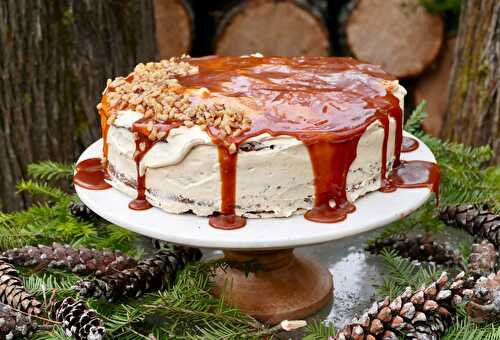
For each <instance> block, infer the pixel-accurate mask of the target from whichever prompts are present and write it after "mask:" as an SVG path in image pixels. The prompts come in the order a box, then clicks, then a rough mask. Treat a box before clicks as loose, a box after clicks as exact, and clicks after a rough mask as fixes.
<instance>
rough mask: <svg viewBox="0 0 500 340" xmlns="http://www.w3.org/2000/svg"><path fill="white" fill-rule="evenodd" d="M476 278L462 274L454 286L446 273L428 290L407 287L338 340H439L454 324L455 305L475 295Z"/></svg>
mask: <svg viewBox="0 0 500 340" xmlns="http://www.w3.org/2000/svg"><path fill="white" fill-rule="evenodd" d="M473 284H474V280H473V278H471V277H469V278H466V277H465V273H463V272H462V273H460V274H459V275H457V276H456V277H455V279H454V280H453V281H452V282H451V283H450V282H448V276H447V274H446V273H443V274H442V275H441V276H440V277H439V279H438V280H436V281H434V282H433V283H432V284H430V285H429V286H427V287H426V288H423V289H420V290H418V291H416V292H412V290H411V288H407V289H406V290H405V292H404V293H403V294H401V295H400V296H398V297H396V298H395V299H393V300H392V301H390V300H389V299H388V298H385V299H384V300H383V301H379V302H375V303H374V304H373V305H372V307H371V308H370V309H369V310H368V311H367V312H366V313H364V314H363V315H362V316H361V318H359V319H355V320H353V321H352V322H351V323H350V324H348V325H347V326H345V327H344V328H343V329H342V330H341V331H340V332H338V333H337V336H336V337H335V339H336V340H362V339H365V340H376V339H385V340H391V339H398V338H400V337H404V338H405V339H418V340H420V339H438V338H439V337H440V336H441V335H442V334H444V333H445V332H446V330H447V329H448V328H449V327H450V325H451V323H452V314H451V313H452V312H453V310H454V308H455V305H456V304H458V303H460V302H461V301H462V299H463V298H464V297H470V296H472V289H471V288H472V287H473Z"/></svg>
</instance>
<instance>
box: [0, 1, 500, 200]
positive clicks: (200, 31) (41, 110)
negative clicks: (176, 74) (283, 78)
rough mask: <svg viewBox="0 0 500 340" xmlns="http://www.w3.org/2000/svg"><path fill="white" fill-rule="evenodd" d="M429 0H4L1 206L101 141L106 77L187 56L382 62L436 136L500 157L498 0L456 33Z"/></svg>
mask: <svg viewBox="0 0 500 340" xmlns="http://www.w3.org/2000/svg"><path fill="white" fill-rule="evenodd" d="M423 1H424V0H357V1H355V0H350V1H347V0H331V1H327V0H247V1H242V0H239V1H227V0H218V1H205V0H198V1H197V0H191V1H187V0H100V1H98V0H85V1H83V0H54V1H44V0H3V1H0V45H1V48H0V75H1V76H0V115H1V118H0V141H1V143H0V174H1V176H0V190H1V191H0V210H12V209H17V208H21V207H23V206H25V205H27V204H29V203H30V202H29V201H27V198H25V197H22V196H21V195H16V194H15V188H14V186H15V183H16V182H17V181H18V180H19V179H20V178H22V177H23V176H24V175H25V171H26V166H27V165H28V164H29V163H31V162H35V161H39V160H43V159H52V160H56V161H62V162H73V161H74V160H75V159H76V157H77V156H78V155H79V153H80V152H81V151H82V149H83V148H84V147H85V146H87V145H88V144H90V143H91V142H92V141H94V140H96V139H97V138H99V136H100V131H99V126H98V122H97V113H96V110H95V105H96V104H97V102H98V100H99V97H100V93H101V91H102V90H103V88H104V87H105V83H106V79H107V78H112V77H115V76H117V75H122V74H125V73H127V72H129V71H130V70H131V69H132V68H133V66H134V65H135V64H137V63H139V62H144V61H151V60H158V59H161V58H167V57H170V56H177V55H181V54H183V53H189V54H191V55H192V56H202V55H207V54H222V55H231V54H236V55H238V54H242V53H253V52H261V53H263V54H264V55H289V56H292V55H338V56H346V55H351V56H355V57H357V58H359V59H362V60H365V61H368V62H372V63H376V64H380V65H382V67H383V68H384V69H386V70H387V71H388V72H391V73H393V74H394V75H396V76H398V77H399V78H400V79H401V82H402V83H403V85H404V86H405V87H407V88H408V89H409V96H408V97H407V99H408V100H407V111H409V110H410V109H411V108H412V107H414V105H415V104H417V103H418V102H420V101H421V100H423V99H426V100H427V101H428V108H427V111H428V112H429V114H430V115H429V117H428V119H427V120H426V121H425V123H424V127H425V129H426V130H427V131H428V132H429V133H432V134H434V135H436V136H439V135H441V136H444V137H447V138H452V139H453V140H457V141H464V142H467V143H469V144H474V145H480V144H490V145H492V146H493V147H494V149H495V150H496V160H497V161H499V160H500V142H499V139H500V121H499V120H500V118H499V112H498V111H499V107H500V98H499V95H498V79H499V74H498V72H499V65H498V63H499V60H500V56H499V53H500V52H499V51H500V47H499V44H500V42H499V41H500V24H499V20H500V19H499V18H500V15H498V13H500V2H498V1H495V0H484V1H480V2H478V3H476V2H475V1H474V0H463V4H462V13H461V17H460V22H461V25H460V29H458V30H457V22H458V21H459V15H458V12H457V11H456V10H453V9H448V10H447V11H444V12H439V13H434V12H432V11H429V10H428V9H426V8H424V7H423V6H422V2H423ZM495 13H496V15H495ZM448 98H452V99H453V100H452V102H450V103H449V101H448ZM443 122H444V123H443Z"/></svg>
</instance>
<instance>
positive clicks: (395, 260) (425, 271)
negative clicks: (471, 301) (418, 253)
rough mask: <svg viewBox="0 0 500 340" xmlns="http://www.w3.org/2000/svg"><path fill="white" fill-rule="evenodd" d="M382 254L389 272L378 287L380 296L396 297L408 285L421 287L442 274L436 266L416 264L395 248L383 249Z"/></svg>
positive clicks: (383, 261)
mask: <svg viewBox="0 0 500 340" xmlns="http://www.w3.org/2000/svg"><path fill="white" fill-rule="evenodd" d="M380 255H381V257H382V263H383V265H384V268H385V270H386V272H387V274H386V275H385V277H384V281H383V283H382V285H380V286H379V287H378V293H379V295H380V296H389V298H391V299H392V298H395V297H396V296H398V295H399V294H401V293H402V292H403V291H404V290H405V288H406V287H412V288H413V289H417V288H420V287H421V286H422V285H425V284H428V283H430V282H431V281H432V280H435V279H436V278H438V277H439V275H440V272H438V271H436V269H435V268H434V267H429V268H427V267H424V266H416V265H414V264H413V263H411V262H410V261H409V260H408V259H406V258H403V257H401V256H399V255H398V253H397V251H395V250H394V249H391V250H388V249H383V250H382V252H381V254H380Z"/></svg>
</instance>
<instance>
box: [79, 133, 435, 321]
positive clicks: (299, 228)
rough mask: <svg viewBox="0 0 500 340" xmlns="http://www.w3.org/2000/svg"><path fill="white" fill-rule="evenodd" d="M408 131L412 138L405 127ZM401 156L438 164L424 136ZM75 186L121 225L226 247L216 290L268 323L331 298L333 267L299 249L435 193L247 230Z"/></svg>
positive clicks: (394, 216)
mask: <svg viewBox="0 0 500 340" xmlns="http://www.w3.org/2000/svg"><path fill="white" fill-rule="evenodd" d="M404 135H405V136H408V137H413V136H411V135H410V134H408V133H406V132H405V133H404ZM413 138H415V137H413ZM415 139H417V138H415ZM92 157H102V140H98V141H97V142H95V143H94V144H92V145H91V146H89V147H88V148H87V149H86V150H85V151H84V152H83V153H82V155H81V156H80V159H79V160H78V162H80V161H82V160H85V159H88V158H92ZM401 159H403V160H424V161H430V162H435V158H434V155H433V154H432V152H431V151H430V150H429V148H428V147H427V146H426V145H425V144H424V143H422V142H421V141H419V147H418V149H416V150H415V151H412V152H409V153H402V154H401ZM75 189H76V192H77V194H78V195H79V196H80V199H81V200H82V202H84V203H85V204H86V205H87V206H88V207H89V208H90V209H92V210H93V211H94V212H95V213H97V214H98V215H100V216H101V217H103V218H104V219H106V220H108V221H110V222H112V223H114V224H116V225H119V226H122V227H124V228H127V229H129V230H132V231H135V232H137V233H140V234H143V235H146V236H149V237H152V238H156V239H160V240H165V241H169V242H172V243H176V244H181V245H188V246H193V247H204V248H216V249H222V250H224V255H225V257H226V259H228V260H230V262H231V263H235V265H234V266H233V267H232V268H229V269H226V270H225V271H222V270H219V271H218V272H217V274H216V276H215V279H214V280H215V288H214V293H215V294H216V295H220V294H224V299H225V301H226V302H227V303H229V304H232V305H235V306H237V307H239V308H240V309H241V310H243V311H245V312H247V313H249V314H251V315H253V316H255V317H256V318H258V319H259V320H261V321H264V322H267V323H271V324H272V323H276V322H279V321H281V320H284V319H296V318H302V317H304V316H306V315H309V314H312V313H313V312H315V311H317V310H318V309H320V308H321V307H323V306H324V305H326V304H327V303H328V302H329V301H331V295H332V287H333V283H332V278H331V275H330V273H329V272H328V270H327V269H325V268H323V267H321V266H320V265H319V264H318V263H317V262H316V261H314V260H312V259H308V258H305V257H302V256H299V255H294V253H293V248H294V247H297V246H305V245H311V244H317V243H323V242H328V241H332V240H336V239H340V238H343V237H348V236H352V235H356V234H359V233H362V232H366V231H369V230H372V229H375V228H378V227H381V226H384V225H386V224H388V223H390V222H393V221H395V220H398V219H401V218H403V217H404V216H406V215H408V214H410V213H411V212H413V211H414V210H416V209H417V208H418V207H420V206H421V205H422V204H424V203H425V202H426V201H427V200H428V199H429V197H430V196H431V192H430V190H429V189H427V188H417V189H402V188H398V189H397V190H396V191H394V192H391V193H382V192H378V191H376V192H372V193H369V194H367V195H365V196H364V197H362V198H360V199H358V200H357V201H356V211H355V212H354V213H351V214H349V215H348V216H347V219H346V220H344V221H342V222H339V223H334V224H321V223H314V222H310V221H308V220H306V219H304V217H303V216H293V217H289V218H270V219H248V220H247V225H246V226H245V227H244V228H241V229H236V230H219V229H214V228H212V227H210V225H209V224H208V219H207V218H205V217H198V216H194V215H191V214H183V215H176V214H169V213H166V212H165V211H163V210H160V209H158V208H152V209H149V210H144V211H136V210H131V209H129V208H128V203H129V202H130V200H131V198H130V197H128V196H126V195H125V194H123V193H121V192H120V191H118V190H116V189H114V188H111V189H107V190H88V189H84V188H82V187H79V186H75ZM248 264H252V267H253V268H256V269H257V271H256V272H252V273H250V274H248V273H245V272H244V271H243V270H241V269H242V268H243V267H245V266H247V265H248ZM247 267H248V266H247ZM247 274H248V275H247Z"/></svg>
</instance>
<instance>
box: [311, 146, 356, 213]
mask: <svg viewBox="0 0 500 340" xmlns="http://www.w3.org/2000/svg"><path fill="white" fill-rule="evenodd" d="M358 141H359V136H357V137H356V138H354V139H352V140H350V141H346V142H343V143H329V142H319V143H315V144H310V145H308V146H307V147H308V149H309V156H310V158H311V163H312V167H313V173H314V187H315V199H314V206H313V208H312V209H311V210H309V211H308V212H307V213H306V214H305V215H304V216H305V218H306V219H308V220H310V221H314V222H320V223H334V222H339V221H342V220H344V219H345V218H346V217H347V214H348V213H351V212H354V211H355V210H356V207H355V206H354V205H353V204H351V203H350V202H349V201H348V200H347V194H346V180H347V172H348V171H349V167H350V166H351V163H352V162H353V161H354V159H355V158H356V148H357V145H358ZM332 200H333V201H334V203H335V206H334V207H333V208H332V207H331V204H330V201H332Z"/></svg>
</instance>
